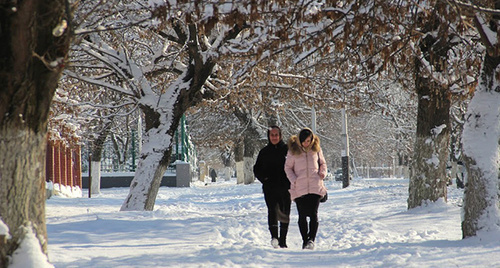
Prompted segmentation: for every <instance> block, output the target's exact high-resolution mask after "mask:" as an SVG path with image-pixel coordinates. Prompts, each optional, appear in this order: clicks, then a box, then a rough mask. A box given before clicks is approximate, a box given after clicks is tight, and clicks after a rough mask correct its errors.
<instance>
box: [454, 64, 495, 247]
mask: <svg viewBox="0 0 500 268" xmlns="http://www.w3.org/2000/svg"><path fill="white" fill-rule="evenodd" d="M499 66H500V57H493V56H490V55H488V54H486V55H485V58H484V62H483V67H482V70H481V76H480V81H479V84H478V87H477V88H476V92H475V94H474V97H473V98H472V100H471V102H470V103H469V108H468V111H467V115H466V117H465V118H466V122H465V125H464V131H463V134H462V144H463V158H464V163H465V168H466V170H467V172H466V175H467V178H466V181H467V183H466V185H465V191H464V206H463V208H462V209H463V215H464V216H463V221H462V237H463V238H467V237H471V236H476V235H477V233H478V232H480V231H485V232H489V231H495V230H498V229H499V228H500V217H499V208H498V206H499V205H498V200H499V198H498V187H499V182H498V180H499V158H500V155H499V154H500V153H499V152H500V146H499V138H500V120H499V118H500V88H499V83H500V81H499V80H498V68H499ZM477 144H487V145H488V146H480V148H478V146H477ZM491 161H493V162H491Z"/></svg>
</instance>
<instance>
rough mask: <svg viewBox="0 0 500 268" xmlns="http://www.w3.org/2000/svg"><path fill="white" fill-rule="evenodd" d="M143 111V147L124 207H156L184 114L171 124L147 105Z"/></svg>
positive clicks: (149, 208)
mask: <svg viewBox="0 0 500 268" xmlns="http://www.w3.org/2000/svg"><path fill="white" fill-rule="evenodd" d="M143 111H144V113H145V118H146V132H145V134H144V137H143V139H144V144H143V150H142V151H141V153H140V157H139V163H138V165H137V169H136V171H135V175H134V179H133V180H132V183H131V185H130V192H129V194H128V197H127V198H126V199H125V202H124V203H123V204H122V207H121V209H120V210H121V211H133V210H135V211H142V210H147V211H152V210H153V209H154V205H155V202H156V196H157V194H158V190H159V189H160V184H161V180H162V178H163V175H164V174H165V171H166V170H167V168H168V165H169V163H170V158H171V155H172V143H173V137H174V133H175V130H176V129H177V126H178V125H179V121H180V118H181V116H180V115H177V116H176V117H174V119H173V122H176V124H170V125H168V124H169V123H168V122H161V121H160V120H161V116H160V115H159V114H158V113H157V112H156V111H154V110H152V109H148V108H145V107H143ZM164 118H167V117H166V116H165V117H164ZM158 126H161V127H162V128H160V127H158ZM162 129H165V130H166V132H163V131H162ZM160 141H161V142H160Z"/></svg>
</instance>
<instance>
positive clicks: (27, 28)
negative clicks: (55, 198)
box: [0, 0, 71, 267]
mask: <svg viewBox="0 0 500 268" xmlns="http://www.w3.org/2000/svg"><path fill="white" fill-rule="evenodd" d="M0 5H1V6H2V8H1V9H0V27H1V28H0V60H1V63H0V152H2V153H1V154H0V219H1V220H0V224H2V222H3V223H4V224H5V225H6V226H7V227H8V233H0V267H7V266H9V265H10V264H12V263H16V258H17V257H14V258H11V257H12V256H13V254H14V253H15V251H16V250H17V249H18V248H19V246H20V245H21V244H22V243H23V242H24V241H25V239H27V238H29V237H31V235H30V233H33V234H34V237H35V238H36V239H37V240H38V242H39V244H40V250H41V252H43V253H44V254H47V231H46V226H45V154H46V143H47V141H46V134H47V120H48V114H49V108H50V104H51V101H52V97H53V96H54V92H55V90H56V87H57V83H58V81H59V78H60V74H61V71H62V67H63V63H64V59H65V58H66V55H67V53H68V48H69V43H70V35H69V34H68V33H67V31H63V30H65V29H62V28H61V30H62V31H61V32H58V31H55V32H54V33H53V30H54V29H58V28H57V25H59V24H60V23H61V20H62V19H65V20H66V21H71V18H70V17H69V15H68V14H65V11H66V9H65V7H66V6H65V1H62V0H54V1H33V0H27V1H18V2H15V1H14V2H13V1H2V0H0ZM14 8H15V10H14ZM31 253H32V254H37V252H31ZM19 257H20V258H23V259H24V261H26V259H28V260H29V259H31V258H30V257H29V256H19ZM36 265H42V264H33V267H35V266H36Z"/></svg>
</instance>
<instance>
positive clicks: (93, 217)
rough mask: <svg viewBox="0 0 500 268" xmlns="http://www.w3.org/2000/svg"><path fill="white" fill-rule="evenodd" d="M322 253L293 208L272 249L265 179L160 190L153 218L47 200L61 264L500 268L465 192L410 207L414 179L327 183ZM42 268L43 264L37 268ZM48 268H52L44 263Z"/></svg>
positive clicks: (106, 205)
mask: <svg viewBox="0 0 500 268" xmlns="http://www.w3.org/2000/svg"><path fill="white" fill-rule="evenodd" d="M326 185H327V187H328V189H329V197H330V198H329V200H328V201H327V202H326V203H322V204H321V205H320V208H319V216H320V225H319V231H318V237H317V239H316V249H315V250H312V251H311V250H302V249H301V239H300V234H299V230H298V227H297V211H296V207H295V204H292V214H291V223H290V231H289V235H288V248H287V249H274V248H272V246H271V243H270V241H271V239H270V235H269V231H268V229H267V210H266V206H265V203H264V198H263V194H262V190H261V184H260V183H259V182H256V183H253V184H250V185H236V179H235V178H233V179H231V180H229V181H223V182H216V183H208V184H207V185H205V184H203V183H198V182H196V183H193V185H192V186H191V187H189V188H168V187H161V188H160V191H159V194H158V198H157V200H156V206H155V209H154V211H149V212H144V211H143V212H137V211H126V212H119V209H120V206H121V204H122V202H123V200H124V198H125V197H126V196H127V194H128V191H129V189H128V188H113V189H101V194H100V195H97V196H95V197H92V198H90V199H89V198H86V196H87V193H86V191H87V190H86V189H84V190H83V191H82V192H81V194H82V195H81V196H83V197H78V198H66V197H60V196H55V197H52V198H51V199H49V200H47V207H46V215H47V231H48V237H49V259H50V262H51V263H52V264H53V265H54V266H55V267H58V268H59V267H278V266H279V267H304V266H307V267H320V266H321V267H500V258H499V257H498V256H499V254H500V235H497V234H495V233H488V237H484V236H481V235H479V236H477V237H474V238H469V239H465V240H462V233H461V227H460V221H461V219H460V206H461V203H462V196H463V190H459V189H457V188H456V187H455V185H452V186H450V187H449V189H448V203H444V202H443V201H441V200H439V201H438V202H435V203H431V204H430V205H427V206H423V207H419V208H416V209H412V210H407V203H406V200H407V198H408V179H402V178H399V179H396V178H385V179H355V180H353V181H352V182H351V185H350V186H349V187H348V188H345V189H342V182H336V181H327V182H326ZM38 267H43V266H38ZM47 267H48V266H47Z"/></svg>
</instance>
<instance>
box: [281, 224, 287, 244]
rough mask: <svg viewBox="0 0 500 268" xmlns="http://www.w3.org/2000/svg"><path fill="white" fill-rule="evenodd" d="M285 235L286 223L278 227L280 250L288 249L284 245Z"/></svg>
mask: <svg viewBox="0 0 500 268" xmlns="http://www.w3.org/2000/svg"><path fill="white" fill-rule="evenodd" d="M287 233H288V223H282V224H281V226H280V238H279V246H280V248H288V246H287V245H286V235H287Z"/></svg>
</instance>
